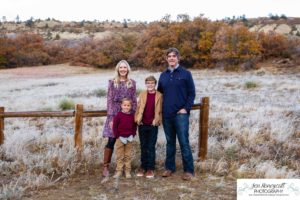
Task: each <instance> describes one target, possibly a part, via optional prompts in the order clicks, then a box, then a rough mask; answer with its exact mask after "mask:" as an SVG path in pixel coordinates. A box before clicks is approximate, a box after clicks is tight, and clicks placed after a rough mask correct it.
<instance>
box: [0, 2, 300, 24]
mask: <svg viewBox="0 0 300 200" xmlns="http://www.w3.org/2000/svg"><path fill="white" fill-rule="evenodd" d="M270 13H272V14H278V15H281V14H285V15H286V16H288V17H300V0H148V1H145V0H51V1H49V0H1V4H0V20H2V19H3V16H5V17H6V19H7V20H8V21H11V20H15V18H16V16H17V15H19V17H20V19H21V20H22V21H24V20H27V19H29V18H30V17H33V18H34V19H39V18H40V19H46V18H48V17H50V18H55V19H58V20H61V21H82V20H95V19H96V20H100V21H105V20H106V19H108V20H116V21H123V19H130V20H132V21H148V22H149V21H155V20H160V19H161V18H162V17H163V16H165V15H166V14H170V15H171V17H172V18H171V19H176V16H177V15H178V14H188V15H189V16H190V17H192V18H193V17H196V16H199V15H200V14H204V16H205V17H207V18H209V19H212V20H215V19H223V18H225V17H232V16H234V15H235V16H241V15H243V14H245V15H246V17H247V18H252V17H266V16H268V15H269V14H270Z"/></svg>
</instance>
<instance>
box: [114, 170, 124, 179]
mask: <svg viewBox="0 0 300 200" xmlns="http://www.w3.org/2000/svg"><path fill="white" fill-rule="evenodd" d="M120 176H122V172H121V171H117V172H116V173H115V175H114V176H113V178H120Z"/></svg>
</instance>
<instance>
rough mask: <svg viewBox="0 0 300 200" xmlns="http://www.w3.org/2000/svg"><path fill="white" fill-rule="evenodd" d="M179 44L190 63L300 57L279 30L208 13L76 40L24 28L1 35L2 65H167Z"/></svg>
mask: <svg viewBox="0 0 300 200" xmlns="http://www.w3.org/2000/svg"><path fill="white" fill-rule="evenodd" d="M169 47H176V48H178V49H179V51H180V52H181V55H182V57H181V63H182V64H183V65H184V66H186V67H190V68H197V69H201V68H214V67H218V66H222V67H225V68H230V67H237V68H241V67H242V68H245V69H251V68H255V67H256V63H257V62H259V61H263V60H267V59H270V58H290V59H297V58H298V57H299V54H300V40H299V39H298V38H297V37H287V36H284V35H280V34H277V33H275V32H268V33H263V32H250V31H249V30H248V28H247V27H246V26H245V25H244V23H242V22H241V23H234V24H230V23H227V22H226V21H211V20H209V19H207V18H204V17H197V18H194V19H193V20H191V19H190V18H188V17H185V16H181V18H180V20H178V21H176V22H172V21H170V20H169V18H167V17H166V18H163V19H162V20H160V21H156V22H151V23H150V24H148V25H147V27H146V28H145V29H144V30H143V31H142V32H141V33H137V32H128V31H124V32H123V33H119V34H112V35H111V36H109V37H106V38H104V39H102V40H95V39H92V38H88V39H84V40H80V41H77V42H74V41H68V40H50V41H48V40H44V39H43V38H42V37H41V36H39V35H37V34H32V33H24V34H21V35H18V36H16V37H14V38H10V37H6V36H2V37H0V66H1V67H3V68H12V67H21V66H37V65H48V64H56V63H65V62H70V63H71V64H73V65H82V66H95V67H100V68H107V67H111V66H114V65H115V64H116V63H117V62H118V61H119V60H121V59H126V60H128V61H129V62H130V64H131V65H132V66H133V67H134V68H145V69H151V70H157V69H161V68H163V67H164V66H165V65H166V63H165V59H164V55H165V50H166V49H167V48H169Z"/></svg>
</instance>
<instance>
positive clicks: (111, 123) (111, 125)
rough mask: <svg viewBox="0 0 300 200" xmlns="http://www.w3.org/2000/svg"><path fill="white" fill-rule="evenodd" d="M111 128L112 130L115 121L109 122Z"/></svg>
mask: <svg viewBox="0 0 300 200" xmlns="http://www.w3.org/2000/svg"><path fill="white" fill-rule="evenodd" d="M109 127H110V128H111V129H112V128H113V121H111V122H109Z"/></svg>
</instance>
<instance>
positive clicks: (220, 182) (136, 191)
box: [24, 169, 236, 200]
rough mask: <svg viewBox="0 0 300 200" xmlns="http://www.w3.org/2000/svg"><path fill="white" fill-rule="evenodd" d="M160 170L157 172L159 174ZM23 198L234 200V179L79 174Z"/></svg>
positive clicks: (203, 176) (177, 175) (65, 199)
mask: <svg viewBox="0 0 300 200" xmlns="http://www.w3.org/2000/svg"><path fill="white" fill-rule="evenodd" d="M161 172H162V170H159V172H158V173H161ZM24 199H41V200H52V199H62V200H75V199H103V200H104V199H123V200H129V199H130V200H132V199H135V200H138V199H141V200H150V199H151V200H154V199H157V200H166V199H170V200H175V199H184V200H190V199H201V200H202V199H203V200H204V199H236V181H235V180H229V179H224V178H223V177H215V176H212V175H210V174H196V176H195V178H194V179H193V180H192V181H190V182H187V181H183V180H181V172H176V173H175V174H174V175H173V176H172V177H169V178H162V177H160V176H156V177H155V178H154V179H146V178H144V177H133V178H132V179H125V178H121V179H120V180H116V179H114V178H112V177H110V178H109V179H107V180H105V179H103V178H102V177H101V176H100V169H98V170H97V173H95V172H92V173H83V172H82V173H80V174H77V175H76V176H74V177H72V178H70V179H69V180H67V181H66V182H65V183H59V184H57V185H56V186H54V187H51V188H46V189H43V190H38V191H33V192H31V193H30V194H28V195H27V196H26V197H25V198H24Z"/></svg>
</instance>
